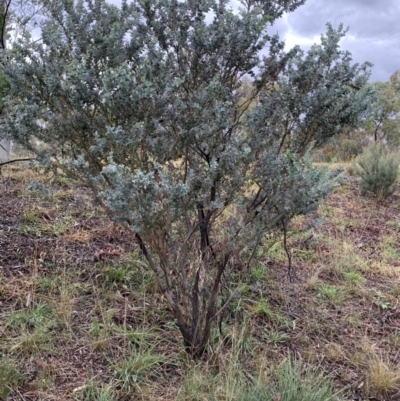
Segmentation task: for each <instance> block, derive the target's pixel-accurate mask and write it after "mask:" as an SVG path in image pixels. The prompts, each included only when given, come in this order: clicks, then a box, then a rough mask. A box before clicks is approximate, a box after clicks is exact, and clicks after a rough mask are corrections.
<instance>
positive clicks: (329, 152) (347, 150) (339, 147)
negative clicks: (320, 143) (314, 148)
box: [316, 135, 362, 163]
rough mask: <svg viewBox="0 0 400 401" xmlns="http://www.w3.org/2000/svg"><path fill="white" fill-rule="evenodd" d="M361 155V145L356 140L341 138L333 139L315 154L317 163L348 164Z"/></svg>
mask: <svg viewBox="0 0 400 401" xmlns="http://www.w3.org/2000/svg"><path fill="white" fill-rule="evenodd" d="M361 153H362V143H361V142H360V141H359V140H357V139H350V138H347V137H343V135H341V136H339V137H337V138H334V139H333V140H332V141H331V142H330V143H328V144H327V145H325V146H324V147H323V148H322V149H321V150H320V151H318V152H317V154H316V161H319V162H327V163H331V162H348V161H351V160H353V159H354V158H355V157H357V156H358V155H360V154H361Z"/></svg>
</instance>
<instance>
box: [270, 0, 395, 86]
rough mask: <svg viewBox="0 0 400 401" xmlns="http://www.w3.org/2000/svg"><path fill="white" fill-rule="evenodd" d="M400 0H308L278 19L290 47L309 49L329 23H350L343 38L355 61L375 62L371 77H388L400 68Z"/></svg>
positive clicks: (334, 24) (345, 47)
mask: <svg viewBox="0 0 400 401" xmlns="http://www.w3.org/2000/svg"><path fill="white" fill-rule="evenodd" d="M399 16H400V1H399V0H385V1H384V2H383V1H378V0H308V1H307V2H306V4H305V5H303V6H301V7H299V8H298V9H297V10H296V11H295V12H293V13H291V14H288V15H285V17H284V18H283V19H282V20H281V21H279V22H278V23H277V26H279V27H280V34H281V37H282V38H284V39H285V41H286V44H287V47H293V45H295V44H299V45H300V46H301V47H303V48H305V49H307V48H309V47H310V45H311V44H312V43H315V42H319V37H320V35H321V34H322V33H324V32H325V31H326V23H328V22H330V23H331V24H332V25H333V26H334V27H335V26H338V25H339V24H340V23H343V25H344V26H345V27H349V32H348V34H347V37H346V38H345V39H343V40H342V42H341V45H342V47H343V48H344V49H346V50H349V51H350V52H351V53H352V54H353V59H354V61H355V62H358V63H363V62H364V61H370V62H372V63H373V64H374V67H373V69H372V76H371V80H372V81H375V80H383V81H387V80H388V79H389V77H390V75H391V74H392V73H393V72H394V71H395V70H398V69H400V28H399Z"/></svg>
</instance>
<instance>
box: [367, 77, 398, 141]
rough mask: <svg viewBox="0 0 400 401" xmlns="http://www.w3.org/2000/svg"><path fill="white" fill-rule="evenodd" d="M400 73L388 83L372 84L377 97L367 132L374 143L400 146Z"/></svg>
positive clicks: (372, 107)
mask: <svg viewBox="0 0 400 401" xmlns="http://www.w3.org/2000/svg"><path fill="white" fill-rule="evenodd" d="M399 78H400V77H399V72H398V71H397V72H395V73H394V74H393V75H392V76H391V77H390V80H389V81H388V82H375V83H374V84H372V86H373V89H374V92H375V96H374V100H373V102H372V104H371V112H370V114H369V116H368V118H367V120H366V121H365V131H366V133H367V134H369V135H373V138H374V141H375V142H379V141H382V140H383V139H385V140H387V142H388V143H389V144H390V145H399V144H400V84H399V81H400V80H399Z"/></svg>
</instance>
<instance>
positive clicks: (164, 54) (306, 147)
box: [2, 0, 368, 355]
mask: <svg viewBox="0 0 400 401" xmlns="http://www.w3.org/2000/svg"><path fill="white" fill-rule="evenodd" d="M303 3H304V0H243V1H241V2H240V7H239V8H237V9H232V7H231V6H230V3H229V2H228V1H224V0H184V1H178V0H133V1H132V2H129V3H128V2H127V1H123V3H122V6H121V7H120V8H118V7H116V6H113V5H111V4H108V3H107V2H106V1H104V0H87V1H83V0H79V1H73V0H54V1H51V2H45V3H44V7H45V10H46V15H47V18H46V20H45V21H44V22H43V25H42V30H41V37H40V40H37V38H33V37H32V36H30V35H29V33H27V32H25V33H24V35H23V37H21V38H20V39H18V41H16V42H15V43H14V44H13V47H12V49H11V50H10V51H9V52H8V57H7V60H6V61H5V62H4V63H3V64H4V65H3V68H2V72H3V74H5V76H6V77H7V80H8V81H9V83H10V95H9V98H8V104H9V107H10V109H11V110H12V113H11V114H10V118H9V120H8V129H9V132H10V133H11V134H12V137H13V140H15V141H17V142H19V143H21V144H22V145H24V146H25V147H27V148H28V149H29V150H31V151H33V152H35V153H36V154H37V155H38V162H39V163H41V164H43V165H45V166H47V167H54V168H58V169H62V170H63V171H64V172H65V173H66V174H68V175H69V176H71V177H74V178H76V179H79V180H81V181H83V182H84V183H86V185H88V186H90V187H91V188H92V190H93V193H94V197H95V199H96V201H97V202H98V203H99V204H100V205H101V206H102V207H103V209H104V210H105V212H106V214H107V215H108V216H110V217H111V218H112V219H113V220H115V221H117V222H119V223H121V224H125V225H126V226H127V227H129V228H130V230H131V231H132V232H133V233H134V235H135V236H136V240H137V241H138V244H139V246H140V249H141V251H142V254H143V256H144V258H145V259H146V260H147V263H148V266H149V269H151V270H152V271H153V273H154V276H155V278H156V280H157V283H158V286H159V289H160V292H161V293H162V294H163V295H164V297H165V299H166V300H167V302H168V303H169V306H170V308H171V309H172V311H173V314H174V316H175V319H176V322H177V325H178V327H179V329H180V331H181V333H182V335H183V338H184V342H185V345H186V347H187V349H188V351H190V352H191V353H192V354H194V355H201V354H202V353H203V352H204V350H205V347H206V345H207V341H208V339H209V336H210V330H211V325H212V323H213V322H214V321H215V320H216V319H217V318H219V317H221V316H222V315H223V312H224V310H225V308H226V305H227V304H228V303H229V301H230V300H231V299H232V297H234V296H235V295H236V291H235V289H234V288H232V285H231V277H232V274H233V271H236V272H240V274H241V275H242V277H243V280H245V277H246V272H247V271H248V268H249V266H250V265H251V263H252V261H253V260H254V258H255V255H256V254H257V248H258V247H259V246H260V245H263V244H265V241H266V240H267V239H271V238H274V237H276V236H277V235H280V234H281V233H282V232H283V233H285V232H286V229H287V224H288V222H289V221H290V219H291V218H292V217H293V216H295V215H297V214H302V213H307V212H309V211H310V210H312V209H313V208H315V207H316V205H317V204H318V201H319V200H320V199H321V198H322V197H324V196H325V195H326V194H327V193H328V192H329V189H330V188H331V183H330V181H329V180H328V178H329V177H328V174H327V173H325V172H322V171H320V170H318V169H317V168H314V167H312V166H311V165H310V164H309V163H307V160H306V159H307V154H308V152H309V151H310V150H312V149H313V148H315V147H319V146H322V145H323V144H325V143H326V141H328V140H329V139H330V138H332V137H333V136H334V135H336V134H338V133H340V132H343V130H344V129H345V128H347V127H353V126H356V125H357V124H358V121H359V117H360V115H361V113H362V112H363V111H364V110H365V108H366V103H367V100H366V97H365V93H364V91H363V90H360V88H363V86H364V84H365V82H366V81H367V78H368V65H367V64H364V65H361V66H360V65H357V64H353V63H352V59H351V55H350V54H349V53H348V52H345V51H341V50H340V48H339V41H340V39H341V38H342V37H343V36H344V35H345V30H344V29H343V27H341V26H340V27H338V28H337V29H334V28H333V27H332V26H330V25H328V27H327V33H326V34H325V35H323V36H322V37H321V43H320V44H318V45H314V46H313V47H312V48H311V49H310V50H309V51H308V52H307V53H305V52H303V51H302V50H300V48H298V47H296V48H294V49H293V50H291V51H289V52H284V50H283V49H284V43H283V42H282V41H280V40H279V38H278V36H276V35H275V36H271V35H270V34H269V33H268V28H269V27H270V26H271V24H273V23H274V21H276V20H277V19H278V18H279V17H281V16H282V15H283V13H285V12H291V11H293V10H295V9H296V8H297V7H299V6H300V5H302V4H303ZM245 78H248V86H249V88H247V90H246V91H245V92H246V94H245V93H244V91H243V90H240V88H241V85H242V82H243V80H244V79H245ZM250 105H251V107H250ZM238 274H239V273H238Z"/></svg>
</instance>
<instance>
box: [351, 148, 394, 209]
mask: <svg viewBox="0 0 400 401" xmlns="http://www.w3.org/2000/svg"><path fill="white" fill-rule="evenodd" d="M398 169H399V162H398V160H397V159H396V157H395V155H393V154H391V153H389V152H388V151H387V150H386V149H385V148H384V147H383V146H382V145H380V144H377V145H374V146H371V147H370V148H368V149H367V150H366V151H365V153H364V154H362V155H361V156H360V157H359V158H357V160H356V162H355V165H354V172H355V174H356V175H357V176H358V177H359V179H360V188H361V194H362V195H366V194H368V193H370V194H372V195H373V196H374V197H375V198H376V199H377V201H378V202H382V201H384V200H385V199H386V198H387V197H389V196H390V195H392V194H393V192H394V189H395V188H394V184H395V182H396V179H397V175H398Z"/></svg>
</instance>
